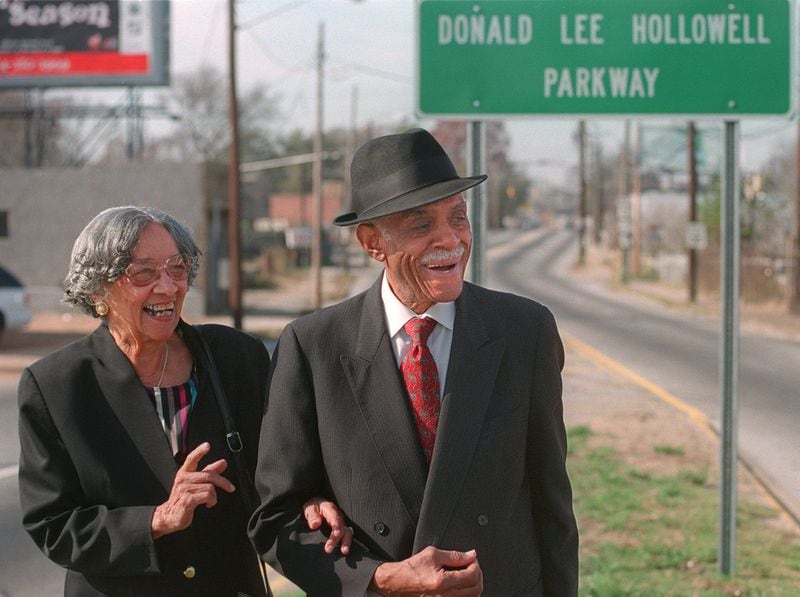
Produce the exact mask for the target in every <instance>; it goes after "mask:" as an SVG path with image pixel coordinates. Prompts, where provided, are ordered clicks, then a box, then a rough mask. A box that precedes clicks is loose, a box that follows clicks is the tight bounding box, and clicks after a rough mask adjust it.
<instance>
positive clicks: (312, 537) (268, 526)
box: [248, 325, 382, 596]
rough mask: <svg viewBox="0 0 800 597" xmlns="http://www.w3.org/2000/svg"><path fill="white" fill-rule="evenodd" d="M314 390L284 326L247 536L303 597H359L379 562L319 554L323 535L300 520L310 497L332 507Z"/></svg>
mask: <svg viewBox="0 0 800 597" xmlns="http://www.w3.org/2000/svg"><path fill="white" fill-rule="evenodd" d="M331 358H332V359H333V358H335V356H334V355H331ZM315 390H316V389H315V388H314V383H313V375H312V371H311V367H310V366H309V363H308V360H307V356H306V355H305V354H304V352H303V350H302V347H301V345H300V342H299V341H298V338H297V336H296V334H295V332H294V329H293V328H292V326H291V325H289V326H287V327H286V329H285V330H284V332H283V333H282V334H281V338H280V340H279V343H278V347H277V348H276V350H275V354H274V355H273V361H272V365H271V368H270V384H269V398H268V402H267V409H266V412H265V415H264V419H263V421H262V426H261V439H260V442H259V457H258V465H257V467H256V489H257V490H258V493H259V495H260V498H261V505H260V507H259V508H258V509H257V510H256V511H255V513H254V514H253V516H252V517H251V519H250V525H249V529H248V533H249V535H250V539H251V541H252V542H253V544H254V546H255V548H256V551H257V552H258V553H259V555H260V556H261V558H262V559H264V560H265V561H267V562H268V563H269V564H270V565H271V566H273V567H274V568H276V569H277V570H278V571H279V572H281V573H282V574H283V575H284V576H286V577H287V578H289V579H290V580H292V581H293V582H294V583H296V584H297V585H298V586H300V587H301V588H302V589H303V590H304V591H306V592H307V593H308V594H309V595H326V596H328V595H364V594H366V592H367V589H368V586H369V583H370V581H371V579H372V575H373V574H374V571H375V568H377V566H378V565H379V564H381V563H382V560H380V559H377V558H376V557H374V556H373V555H371V554H370V553H369V552H368V551H367V550H366V549H365V548H363V547H362V546H361V545H358V544H356V543H355V542H354V545H353V547H352V549H351V553H350V554H349V555H348V556H347V557H343V556H342V555H341V554H340V553H339V551H338V549H337V550H336V551H335V552H334V554H331V555H328V554H325V553H324V550H323V546H324V543H325V541H326V535H325V534H324V533H322V532H320V531H311V530H310V529H309V528H308V525H307V524H306V521H305V518H304V517H303V514H302V507H303V504H304V503H305V502H306V501H307V500H308V499H310V498H312V497H316V496H322V497H327V498H329V499H332V500H334V501H336V499H335V496H332V495H330V489H329V484H328V482H327V477H326V470H325V463H324V462H323V457H322V450H321V447H320V440H319V434H318V426H323V425H325V421H321V420H318V419H317V414H316V408H315V395H314V393H315ZM319 391H331V389H327V390H323V389H320V390H319ZM341 441H342V442H347V441H348V438H347V437H342V438H341Z"/></svg>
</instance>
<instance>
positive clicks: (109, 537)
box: [19, 207, 350, 597]
mask: <svg viewBox="0 0 800 597" xmlns="http://www.w3.org/2000/svg"><path fill="white" fill-rule="evenodd" d="M199 256H200V251H199V250H198V248H197V245H196V244H195V242H194V240H193V239H192V237H191V235H190V233H189V232H188V231H187V230H186V228H185V227H184V226H182V225H181V224H180V223H178V222H177V221H176V220H175V219H173V218H172V217H171V216H169V215H167V214H166V213H164V212H161V211H158V210H155V209H149V208H138V207H116V208H111V209H108V210H106V211H103V212H102V213H100V214H99V215H97V216H96V217H95V218H94V219H93V220H92V221H91V222H90V223H89V224H88V225H87V226H86V228H85V229H84V230H83V232H81V234H80V236H79V237H78V238H77V240H76V241H75V245H74V247H73V250H72V257H71V261H70V266H69V273H68V275H67V278H66V280H65V287H66V293H65V301H66V302H68V303H71V304H73V305H74V306H76V307H78V308H79V309H81V310H83V311H84V312H87V313H91V314H92V315H94V316H96V317H100V318H101V319H102V324H101V325H100V326H99V327H98V328H97V330H96V331H94V332H93V333H92V334H90V335H89V336H87V337H85V338H83V339H81V340H79V341H78V342H75V343H74V344H72V345H70V346H67V347H66V348H63V349H61V350H59V351H57V352H55V353H54V354H51V355H49V356H47V357H45V358H44V359H42V360H40V361H38V362H37V363H35V364H33V365H32V366H31V367H29V368H27V369H26V370H25V371H24V372H23V374H22V376H21V379H20V383H19V409H20V410H19V428H20V433H19V435H20V444H21V456H20V466H19V479H20V498H21V502H22V511H23V525H24V527H25V529H26V530H27V532H28V533H29V534H30V535H31V537H32V538H33V540H34V541H35V542H36V544H37V545H38V546H39V548H40V549H41V550H42V551H43V552H44V553H45V554H46V555H47V557H49V558H50V559H51V560H53V561H54V562H56V563H58V564H60V565H62V566H64V567H66V568H67V569H68V572H67V577H66V582H65V594H66V595H148V596H150V595H170V596H173V595H208V596H214V597H217V596H224V595H232V596H233V595H265V594H267V592H268V591H269V589H268V587H267V586H266V585H265V582H264V579H263V578H262V574H261V568H260V562H259V561H258V558H257V556H256V554H255V552H254V551H253V549H252V547H251V545H250V543H249V541H248V538H247V535H246V525H247V519H248V515H249V514H250V512H249V504H248V503H247V501H246V500H245V499H243V497H246V496H245V495H244V494H245V492H246V490H247V489H249V488H250V487H251V485H250V484H249V479H242V478H241V476H240V475H237V472H236V468H235V467H234V466H233V464H232V463H231V460H232V458H231V456H232V452H230V451H229V448H228V446H227V445H226V438H225V435H226V428H225V425H224V423H223V418H222V415H221V412H220V408H219V407H218V402H217V399H216V397H215V394H214V390H213V386H212V379H211V376H210V369H211V366H210V365H209V363H216V369H217V371H218V379H219V380H220V381H221V386H222V387H223V389H224V394H225V395H226V396H227V399H228V401H229V405H230V412H231V414H232V415H233V420H234V422H235V424H236V426H237V431H238V432H239V434H240V437H241V439H242V444H243V452H242V453H243V455H244V459H243V460H244V462H246V463H249V464H253V465H254V464H255V462H256V457H257V442H258V436H259V427H260V421H261V415H262V412H263V408H264V404H265V399H266V392H267V390H266V380H267V369H268V366H269V354H268V353H267V351H266V349H265V347H264V345H263V343H262V342H260V341H259V340H257V339H255V338H253V337H251V336H249V335H247V334H244V333H242V332H240V331H237V330H234V329H232V328H228V327H225V326H218V325H206V326H204V327H203V329H202V336H203V337H204V338H205V341H206V342H207V346H208V347H209V349H210V353H211V355H212V356H211V360H208V359H207V358H206V356H205V352H204V350H203V345H202V342H201V338H200V335H199V334H198V331H197V330H196V329H195V328H194V327H192V326H190V325H187V324H186V323H184V322H183V321H182V320H181V309H182V307H183V301H184V299H185V297H186V292H187V290H188V288H189V286H190V285H191V283H192V281H193V280H194V278H195V276H196V275H197V272H198V269H199ZM248 468H249V467H248ZM241 470H242V474H244V475H252V474H253V469H252V468H249V470H246V471H245V469H244V468H242V469H241ZM306 506H307V508H306V518H307V520H308V521H309V524H311V525H312V526H315V527H316V526H319V525H320V524H321V517H320V515H322V516H324V517H325V519H326V520H327V521H329V522H330V526H331V528H332V529H333V532H332V533H331V539H330V540H329V543H328V544H327V545H326V546H325V547H326V550H327V551H329V552H330V551H332V550H333V548H334V545H335V544H336V543H337V542H338V540H340V539H341V540H342V551H343V552H345V553H346V550H347V547H348V545H349V541H350V534H349V530H347V529H345V527H344V521H343V519H342V518H341V516H340V514H339V512H338V511H337V510H336V509H335V508H334V507H333V506H332V505H331V504H322V505H321V500H315V501H312V502H309V504H307V505H306Z"/></svg>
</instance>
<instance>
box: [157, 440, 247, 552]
mask: <svg viewBox="0 0 800 597" xmlns="http://www.w3.org/2000/svg"><path fill="white" fill-rule="evenodd" d="M210 450H211V444H209V443H208V442H204V443H202V444H200V445H199V446H197V447H196V448H195V449H194V450H192V451H191V452H189V455H188V456H187V457H186V460H185V461H184V463H183V466H181V468H179V469H178V474H177V475H175V481H174V482H173V483H172V489H171V490H170V494H169V498H168V499H167V501H166V502H164V503H163V504H161V505H160V506H157V507H156V509H155V511H154V512H153V520H152V522H151V524H150V528H151V530H152V533H153V539H158V538H159V537H161V536H163V535H168V534H169V533H175V532H176V531H182V530H183V529H185V528H187V527H188V526H189V525H190V524H192V518H194V511H195V508H197V507H198V506H205V507H206V508H213V507H214V506H215V505H216V504H217V489H222V490H223V491H227V492H228V493H232V492H233V491H234V490H235V489H236V488H235V487H234V486H233V483H231V482H230V481H228V479H226V478H225V477H223V476H222V473H223V472H225V469H226V468H228V462H227V461H226V460H217V461H216V462H212V463H211V464H209V465H208V466H206V467H204V468H203V469H202V470H199V471H198V470H197V465H198V464H199V463H200V461H201V460H202V459H203V456H205V455H206V454H208V452H209V451H210Z"/></svg>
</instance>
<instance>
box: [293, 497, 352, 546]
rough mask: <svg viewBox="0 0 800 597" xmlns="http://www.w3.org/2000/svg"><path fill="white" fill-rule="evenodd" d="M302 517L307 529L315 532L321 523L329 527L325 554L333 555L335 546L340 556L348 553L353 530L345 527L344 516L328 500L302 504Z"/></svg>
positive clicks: (313, 499)
mask: <svg viewBox="0 0 800 597" xmlns="http://www.w3.org/2000/svg"><path fill="white" fill-rule="evenodd" d="M303 515H304V516H305V517H306V522H307V523H308V528H310V529H312V530H316V529H318V528H320V527H321V526H322V521H323V520H324V521H325V522H327V523H328V526H329V527H331V532H330V535H328V540H327V541H326V542H325V553H333V550H334V549H336V546H337V545H339V550H340V551H341V552H342V555H345V556H346V555H347V554H348V553H350V545H351V544H352V543H353V529H351V528H350V527H349V526H347V521H346V520H345V518H344V514H342V511H341V510H339V508H337V507H336V504H334V503H333V502H332V501H330V500H326V499H323V498H320V497H316V498H311V499H310V500H308V501H307V502H306V503H305V504H303Z"/></svg>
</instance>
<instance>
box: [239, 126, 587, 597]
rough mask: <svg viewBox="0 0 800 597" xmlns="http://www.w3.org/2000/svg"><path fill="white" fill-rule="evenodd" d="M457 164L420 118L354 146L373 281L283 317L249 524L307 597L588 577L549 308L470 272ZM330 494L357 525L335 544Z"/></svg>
mask: <svg viewBox="0 0 800 597" xmlns="http://www.w3.org/2000/svg"><path fill="white" fill-rule="evenodd" d="M485 179H486V176H475V177H469V178H462V177H460V176H459V175H458V173H457V172H456V169H455V167H454V166H453V164H452V162H451V161H450V159H449V158H448V157H447V155H446V153H445V152H444V150H443V149H442V147H441V146H440V145H439V143H437V142H436V140H435V139H434V138H433V137H432V136H431V135H430V133H428V132H427V131H424V130H421V129H416V130H412V131H408V132H406V133H402V134H397V135H388V136H384V137H379V138H377V139H373V140H372V141H370V142H368V143H366V144H365V145H364V146H362V147H361V148H360V149H359V150H358V152H357V153H356V155H355V156H354V158H353V164H352V183H353V210H354V211H353V212H351V213H347V214H344V215H341V216H339V217H338V218H336V220H335V223H336V224H338V225H340V226H352V225H355V226H357V228H356V235H357V237H358V240H359V242H360V244H361V246H362V247H363V249H364V251H365V252H366V253H367V254H368V255H369V256H370V257H372V258H373V259H376V260H377V261H380V262H382V263H383V265H384V271H383V274H382V276H381V277H380V278H379V279H378V280H377V281H376V282H375V284H374V285H373V286H372V287H371V288H370V289H369V290H367V291H365V292H364V293H362V294H359V295H358V296H355V297H353V298H350V299H348V300H346V301H344V302H342V303H340V304H338V305H335V306H333V307H331V308H328V309H324V310H322V311H319V312H317V313H314V314H311V315H308V316H306V317H303V318H300V319H298V320H297V321H295V322H294V323H292V324H290V325H288V326H287V327H286V329H285V330H284V332H283V333H282V334H281V337H280V340H279V343H278V348H277V350H276V353H275V355H274V359H273V364H272V368H271V372H270V394H269V404H268V407H267V411H266V414H265V416H264V420H263V424H262V429H261V443H260V447H259V462H258V470H257V478H256V481H257V486H258V490H259V492H260V495H261V500H262V503H261V506H260V508H259V509H258V510H257V511H256V512H255V514H254V515H253V517H252V518H251V520H250V528H249V532H250V538H251V540H252V541H253V543H254V545H255V546H256V549H257V551H258V552H259V553H260V554H261V556H262V558H264V559H265V560H266V561H268V562H269V563H270V564H272V565H273V566H275V567H276V568H277V569H278V570H279V571H281V572H282V573H283V574H284V575H285V576H287V577H288V578H290V579H291V580H293V581H294V582H295V583H297V584H298V585H299V586H300V587H301V588H303V589H304V590H305V591H307V592H308V593H309V594H310V595H322V596H329V595H365V594H376V593H377V594H382V595H412V594H436V595H480V594H485V595H499V596H503V597H507V596H510V595H526V596H531V595H556V596H559V597H562V596H569V595H575V594H577V584H578V538H577V529H576V525H575V517H574V515H573V511H572V492H571V488H570V483H569V479H568V477H567V472H566V467H565V459H566V452H567V446H566V435H565V430H564V423H563V417H562V411H563V407H562V400H561V369H562V367H563V361H564V351H563V347H562V344H561V340H560V338H559V335H558V331H557V328H556V324H555V321H554V319H553V316H552V314H551V313H550V312H549V311H548V310H547V309H546V308H545V307H543V306H542V305H540V304H538V303H536V302H534V301H531V300H529V299H526V298H521V297H518V296H514V295H510V294H504V293H500V292H495V291H491V290H487V289H484V288H481V287H479V286H475V285H473V284H469V283H465V282H464V281H463V278H464V270H465V268H466V265H467V260H468V258H469V254H470V248H471V243H472V236H471V231H470V224H469V220H468V218H467V205H466V202H465V201H464V198H463V196H462V193H463V192H464V191H465V190H467V189H469V188H470V187H473V186H475V185H477V184H479V183H481V182H483V181H484V180H485ZM319 495H322V496H326V497H328V498H330V499H331V500H333V501H334V502H335V503H336V504H338V506H339V507H340V508H341V509H342V511H343V512H344V514H345V516H346V517H347V518H348V520H349V521H350V525H351V526H352V528H353V529H354V536H355V540H354V542H353V546H352V548H351V550H350V553H349V554H348V555H346V556H344V555H342V554H328V553H327V551H326V550H325V542H326V535H325V529H324V528H318V529H317V530H315V531H309V529H308V526H307V525H306V524H305V521H304V519H303V518H302V516H299V517H298V515H297V513H298V511H300V510H301V509H302V504H303V503H304V502H305V501H307V500H308V499H309V498H311V497H313V496H319Z"/></svg>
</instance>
